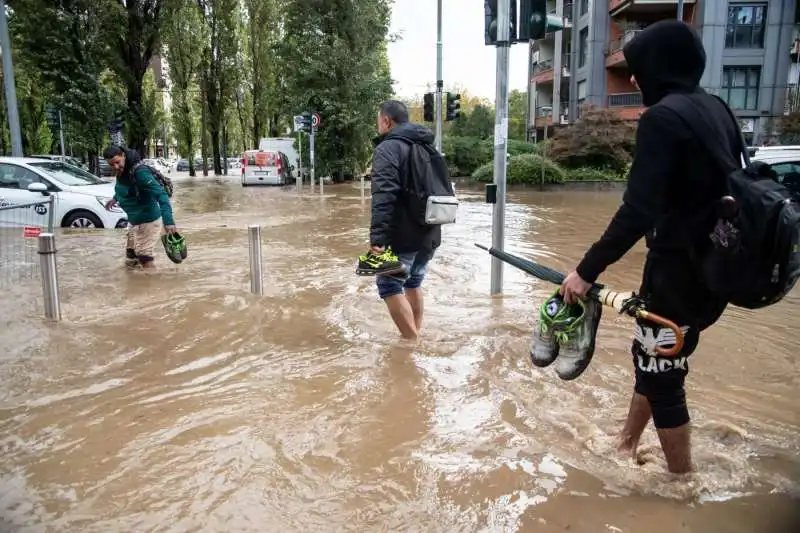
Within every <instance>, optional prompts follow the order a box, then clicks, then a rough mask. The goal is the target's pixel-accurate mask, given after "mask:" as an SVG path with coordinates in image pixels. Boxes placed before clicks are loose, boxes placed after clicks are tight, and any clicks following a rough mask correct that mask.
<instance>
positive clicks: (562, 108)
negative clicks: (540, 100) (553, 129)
mask: <svg viewBox="0 0 800 533" xmlns="http://www.w3.org/2000/svg"><path fill="white" fill-rule="evenodd" d="M568 113H569V102H561V104H560V105H559V106H558V117H554V118H555V119H556V120H555V122H556V123H558V118H560V117H562V116H566V115H567V114H568ZM552 114H553V106H552V105H543V106H539V107H537V108H536V113H535V115H536V118H543V117H549V116H552Z"/></svg>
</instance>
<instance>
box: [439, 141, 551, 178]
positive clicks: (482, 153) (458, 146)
mask: <svg viewBox="0 0 800 533" xmlns="http://www.w3.org/2000/svg"><path fill="white" fill-rule="evenodd" d="M442 150H444V156H445V159H447V166H448V168H449V169H450V175H451V176H469V175H470V174H472V173H473V172H474V171H475V169H477V168H478V167H480V166H481V165H483V164H485V163H490V162H491V161H492V160H493V159H494V140H493V139H479V138H478V137H457V136H445V138H444V140H443V142H442ZM535 150H536V147H535V145H533V144H531V143H528V142H525V141H520V140H516V139H509V140H508V155H510V156H512V157H513V156H515V155H520V154H531V153H534V152H535Z"/></svg>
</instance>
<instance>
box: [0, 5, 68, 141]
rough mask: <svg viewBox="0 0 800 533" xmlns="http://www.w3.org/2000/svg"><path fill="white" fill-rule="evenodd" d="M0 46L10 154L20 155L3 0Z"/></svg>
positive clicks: (19, 135)
mask: <svg viewBox="0 0 800 533" xmlns="http://www.w3.org/2000/svg"><path fill="white" fill-rule="evenodd" d="M0 47H2V54H3V74H4V75H3V80H4V81H5V86H6V105H7V107H8V130H9V131H10V132H11V155H12V156H13V157H22V155H23V154H22V134H21V133H20V129H19V111H18V108H17V86H16V82H15V81H14V63H13V61H12V60H11V37H9V35H8V17H7V16H6V2H5V0H0ZM62 152H63V150H62Z"/></svg>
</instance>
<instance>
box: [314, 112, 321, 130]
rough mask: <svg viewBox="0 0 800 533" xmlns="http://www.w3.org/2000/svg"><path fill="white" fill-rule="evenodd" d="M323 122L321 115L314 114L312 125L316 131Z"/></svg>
mask: <svg viewBox="0 0 800 533" xmlns="http://www.w3.org/2000/svg"><path fill="white" fill-rule="evenodd" d="M320 122H322V119H321V118H320V116H319V113H314V114H313V115H311V125H312V126H313V127H314V129H316V128H319V123H320Z"/></svg>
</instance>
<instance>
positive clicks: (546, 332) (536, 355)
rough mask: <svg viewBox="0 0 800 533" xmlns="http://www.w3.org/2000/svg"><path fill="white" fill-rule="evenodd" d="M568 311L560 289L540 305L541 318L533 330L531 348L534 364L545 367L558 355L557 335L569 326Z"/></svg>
mask: <svg viewBox="0 0 800 533" xmlns="http://www.w3.org/2000/svg"><path fill="white" fill-rule="evenodd" d="M568 311H569V309H568V308H567V305H566V304H565V303H564V300H563V299H562V298H561V295H560V294H559V293H558V291H556V293H555V294H553V296H551V297H550V298H548V299H547V300H545V301H544V302H543V303H542V305H541V306H539V320H538V321H537V324H536V329H535V330H534V332H533V341H532V342H531V348H530V351H531V361H533V364H534V365H536V366H538V367H540V368H544V367H546V366H548V365H550V364H552V363H553V361H555V360H556V358H557V357H558V353H559V348H560V347H559V344H558V342H557V340H556V336H557V335H560V333H559V332H560V331H561V330H563V329H565V328H566V327H568V326H569V320H568V319H569V314H568Z"/></svg>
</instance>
